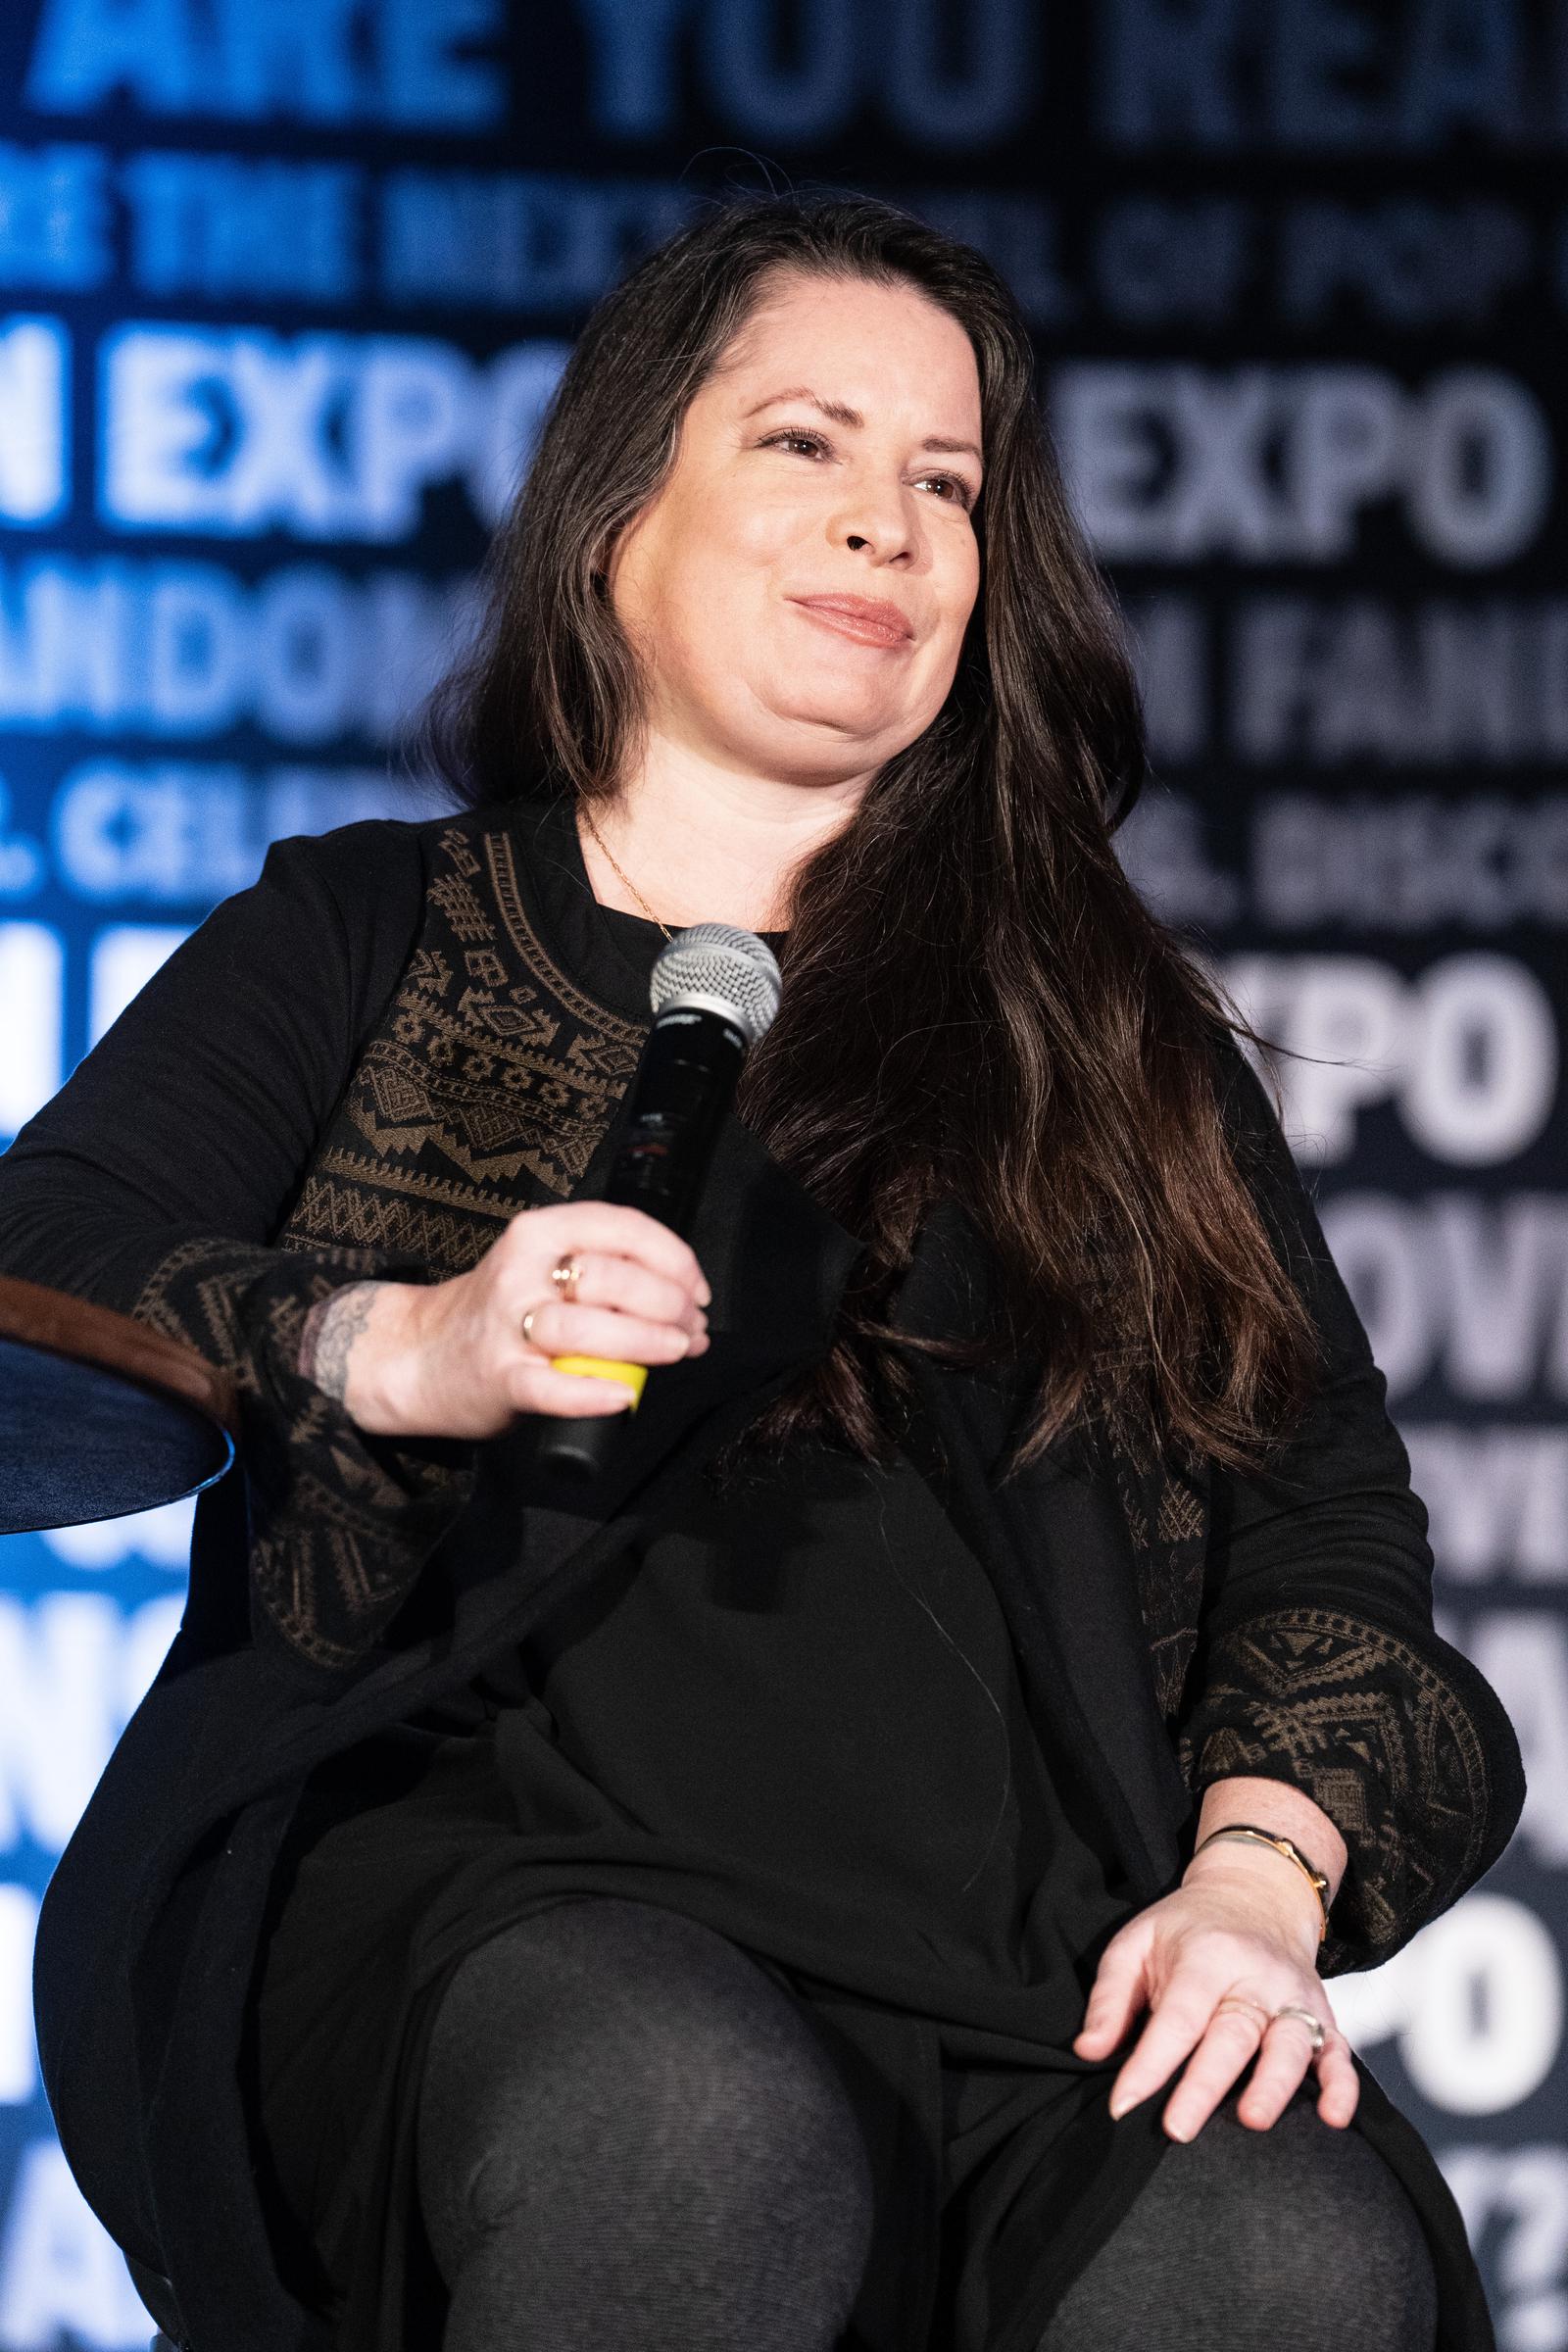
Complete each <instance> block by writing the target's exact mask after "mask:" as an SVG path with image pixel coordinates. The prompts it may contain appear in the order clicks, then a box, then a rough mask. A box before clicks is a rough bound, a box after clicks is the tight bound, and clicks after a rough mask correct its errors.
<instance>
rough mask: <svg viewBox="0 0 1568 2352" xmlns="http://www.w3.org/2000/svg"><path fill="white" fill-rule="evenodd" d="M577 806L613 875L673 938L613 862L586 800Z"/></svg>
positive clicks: (651, 919)
mask: <svg viewBox="0 0 1568 2352" xmlns="http://www.w3.org/2000/svg"><path fill="white" fill-rule="evenodd" d="M577 806H578V808H579V809H581V810H582V821H583V823H584V824H585V825H586V826H587V828H588V830H589V832H590V833H591V834H592V835H593V837H594V839H595V841H597V842H598V844H599V847H600V848H601V849H602V850H603V851H604V853H605V856H606V857H607V858H609V859H610V864H611V868H612V870H613V872H614V874H615V875H616V876H617V877H618V879H619V880H620V881H622V882H624V883H625V885H626V888H627V889H628V890H629V891H630V892H631V895H632V897H633V898H634V899H635V900H636V902H637V904H638V906H639V907H641V908H642V910H643V912H644V914H646V915H647V917H648V919H649V921H650V922H651V923H659V928H660V929H661V931H662V933H663V934H664V937H665V938H666V939H673V938H674V936H675V934H674V933H673V931H671V929H670V927H669V925H668V924H667V923H660V922H659V917H658V915H657V914H656V913H655V912H654V910H653V908H652V907H650V906H649V904H648V901H647V900H646V899H645V898H644V897H643V894H642V892H641V891H640V890H639V889H638V887H637V885H636V883H635V882H634V881H633V880H632V878H631V876H630V874H627V873H623V872H622V871H621V868H620V867H619V866H618V865H616V863H615V860H614V858H613V855H612V853H611V849H610V845H609V843H608V842H607V841H606V840H605V838H604V835H603V834H602V833H601V832H600V830H599V827H598V826H597V825H596V824H595V823H594V820H593V817H592V815H591V814H590V813H589V809H588V804H587V802H586V801H581V800H580V801H579V802H578V803H577Z"/></svg>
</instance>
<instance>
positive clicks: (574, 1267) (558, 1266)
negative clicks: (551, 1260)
mask: <svg viewBox="0 0 1568 2352" xmlns="http://www.w3.org/2000/svg"><path fill="white" fill-rule="evenodd" d="M581 1272H582V1268H581V1266H580V1265H579V1264H578V1263H577V1260H576V1259H575V1258H574V1257H558V1258H557V1260H556V1262H555V1264H554V1265H553V1266H552V1267H551V1269H550V1279H551V1281H552V1282H553V1283H554V1284H555V1286H556V1295H557V1297H558V1298H561V1299H575V1298H576V1296H577V1277H578V1276H579V1275H580V1274H581Z"/></svg>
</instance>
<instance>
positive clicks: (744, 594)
mask: <svg viewBox="0 0 1568 2352" xmlns="http://www.w3.org/2000/svg"><path fill="white" fill-rule="evenodd" d="M980 450H981V435H980V380H979V374H978V371H977V369H976V366H975V358H974V352H973V349H972V347H971V345H970V342H969V338H968V336H967V335H966V334H965V332H964V330H963V328H962V327H961V326H960V325H959V324H958V323H957V321H956V319H953V318H951V317H950V316H949V314H948V313H947V312H946V311H943V310H940V309H939V308H938V307H937V305H936V304H935V303H932V302H928V301H927V300H926V299H925V297H924V296H923V295H921V294H919V293H917V292H915V291H914V290H913V289H912V288H911V287H908V286H883V285H877V284H874V283H873V282H871V281H870V280H867V279H859V278H857V279H853V280H845V279H840V278H831V277H820V276H813V275H809V274H807V273H805V272H802V271H797V270H789V271H782V272H779V273H778V274H776V275H775V276H774V277H773V278H772V279H771V280H770V281H769V283H768V286H767V288H766V290H765V291H764V292H763V295H762V299H761V302H760V306H759V308H758V309H757V310H755V311H754V312H753V313H752V315H751V317H750V318H749V319H748V320H747V322H746V324H745V326H744V327H743V328H742V329H741V330H740V332H739V333H738V334H737V335H736V336H735V337H734V338H733V340H732V341H731V343H730V344H729V346H728V348H727V349H726V350H725V352H724V353H723V355H722V357H721V358H720V361H719V363H718V366H717V368H716V369H715V370H714V372H713V373H712V374H711V376H710V377H709V378H708V380H707V381H706V382H705V383H704V385H703V387H702V389H701V390H700V391H699V392H698V393H697V394H696V395H695V397H694V398H693V400H692V402H691V405H690V406H689V408H688V409H687V411H686V415H685V417H684V418H683V420H682V426H681V432H680V439H679V444H678V448H677V452H676V457H675V463H674V465H673V466H672V467H671V470H670V472H669V475H668V477H667V478H666V480H665V482H664V484H663V486H662V488H661V490H660V492H659V494H658V496H657V497H656V498H655V499H653V500H652V501H651V503H650V504H649V505H648V506H647V507H645V508H644V510H643V511H642V513H641V514H640V515H637V516H636V517H635V518H634V519H633V521H632V522H631V523H629V524H628V525H627V526H626V528H625V529H624V530H623V531H622V532H621V533H620V535H619V537H618V538H617V540H616V542H615V545H614V548H613V553H612V557H611V562H610V566H609V585H610V593H611V597H612V601H613V606H614V610H615V612H616V613H617V615H618V616H619V618H620V621H621V624H622V626H623V627H624V628H625V629H626V631H627V633H628V635H629V636H630V637H631V639H632V641H633V643H634V645H635V646H636V648H637V650H638V652H639V655H640V657H641V660H642V662H643V666H644V668H645V671H646V673H647V677H648V681H649V694H650V707H649V719H650V723H651V725H652V726H653V727H654V728H656V729H657V730H658V731H659V732H660V733H661V734H662V736H664V737H665V738H666V740H669V741H671V742H672V743H673V744H675V745H677V746H680V747H684V748H685V749H688V750H690V751H692V752H694V753H696V754H698V755H700V756H702V757H703V758H705V759H708V760H713V761H715V762H716V763H718V764H719V765H721V766H726V767H733V768H738V769H744V770H747V771H750V772H760V773H764V774H770V775H776V776H778V777H780V778H781V779H796V780H799V781H803V782H809V781H818V780H819V781H829V780H834V779H839V780H842V779H847V778H853V777H855V776H858V775H862V776H864V777H866V778H869V776H870V774H871V773H873V772H874V771H875V769H876V768H877V767H878V766H880V765H881V763H882V762H883V761H884V760H889V759H891V758H892V757H893V755H894V754H895V753H896V752H900V751H902V750H903V749H904V747H905V745H906V744H908V743H912V742H913V740H914V738H915V737H916V736H917V735H919V734H920V733H921V732H922V731H923V730H924V729H925V728H926V727H927V726H929V725H930V723H931V721H932V719H933V718H935V716H936V714H937V712H938V711H940V710H941V708H942V705H943V703H944V702H945V701H946V699H947V695H948V689H949V687H950V686H951V684H952V682H953V675H954V671H955V669H956V665H957V660H958V649H959V646H960V644H961V642H962V638H963V631H964V626H965V623H966V622H967V620H968V618H969V614H970V612H971V611H972V609H973V606H974V600H975V596H976V593H977V591H978V588H979V584H980V550H979V543H978V541H977V540H976V537H975V531H974V522H973V519H972V509H973V506H974V502H975V500H976V499H977V498H978V496H979V493H980V484H981V476H982V465H981V455H980ZM823 599H848V600H850V611H849V613H848V616H847V615H846V613H845V611H844V610H838V611H835V610H834V609H832V608H831V607H827V608H824V606H823V605H822V604H821V602H820V600H823ZM857 599H859V600H863V601H864V602H865V603H868V604H870V605H872V606H881V607H884V608H889V609H890V610H889V611H888V612H886V613H884V614H883V617H882V622H881V625H878V623H877V620H876V616H875V615H874V614H873V615H871V616H870V617H869V618H866V617H863V616H862V617H861V618H860V619H859V620H857V619H856V618H855V617H854V612H853V607H854V603H855V600H857Z"/></svg>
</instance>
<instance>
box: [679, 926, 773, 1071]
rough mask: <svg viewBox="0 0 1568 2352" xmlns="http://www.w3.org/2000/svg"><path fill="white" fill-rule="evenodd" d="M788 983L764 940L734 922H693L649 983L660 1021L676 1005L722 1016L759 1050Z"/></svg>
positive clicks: (680, 934) (682, 933)
mask: <svg viewBox="0 0 1568 2352" xmlns="http://www.w3.org/2000/svg"><path fill="white" fill-rule="evenodd" d="M783 989H784V979H783V974H782V973H781V972H780V970H779V968H778V959H777V957H776V956H774V954H773V951H772V949H771V948H770V947H769V946H768V944H767V942H766V940H765V939H759V938H758V936H757V933H756V932H755V931H742V930H739V929H738V928H737V927H736V925H735V924H733V923H692V924H690V925H689V926H688V928H687V929H686V930H684V931H677V932H676V934H675V936H674V938H673V939H672V940H671V941H670V942H669V944H668V946H667V947H664V948H662V949H661V950H660V954H659V957H658V960H657V962H656V963H655V965H654V971H653V978H652V980H651V982H650V984H649V991H648V993H649V998H650V1001H651V1003H652V1005H653V1008H654V1013H655V1016H656V1017H657V1016H658V1015H659V1014H660V1013H662V1012H666V1011H668V1009H669V1008H670V1006H671V1005H693V1006H696V1007H699V1008H701V1009H705V1010H707V1011H710V1012H720V1013H723V1014H724V1015H725V1016H726V1017H727V1018H728V1019H730V1020H732V1021H734V1022H735V1024H736V1026H737V1027H738V1028H740V1029H742V1030H744V1031H745V1033H746V1043H747V1045H748V1046H755V1045H756V1043H757V1041H758V1039H759V1038H760V1036H761V1035H762V1034H763V1032H764V1031H765V1030H766V1029H768V1028H769V1027H770V1026H771V1024H772V1020H773V1016H774V1014H775V1013H776V1012H777V1011H778V1005H779V998H780V996H781V995H782V994H783Z"/></svg>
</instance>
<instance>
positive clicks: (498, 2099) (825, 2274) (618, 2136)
mask: <svg viewBox="0 0 1568 2352" xmlns="http://www.w3.org/2000/svg"><path fill="white" fill-rule="evenodd" d="M417 2177H418V2190H419V2199H420V2207H421V2211H422V2214H423V2218H424V2223H425V2229H426V2233H427V2235H428V2237H429V2240H430V2244H431V2247H432V2250H433V2252H434V2254H435V2257H436V2260H437V2263H438V2265H439V2266H440V2269H441V2271H442V2274H443V2277H444V2278H446V2281H447V2284H448V2287H449V2290H450V2291H451V2293H452V2296H453V2314H454V2326H453V2329H452V2330H451V2332H450V2333H449V2336H448V2339H447V2340H448V2343H449V2344H451V2343H454V2342H456V2343H460V2344H462V2345H463V2346H465V2347H466V2346H467V2345H468V2344H469V2343H471V2344H473V2345H475V2346H479V2345H482V2344H485V2343H487V2342H489V2341H490V2340H492V2338H493V2340H495V2341H496V2342H498V2343H499V2342H501V2341H503V2340H505V2341H507V2342H508V2343H509V2344H510V2343H512V2342H514V2341H515V2340H516V2339H515V2333H514V2334H506V2333H505V2332H504V2329H505V2321H506V2315H507V2314H508V2313H509V2312H510V2313H511V2314H512V2315H514V2325H515V2314H516V2313H517V2312H518V2311H526V2312H527V2313H529V2314H530V2315H531V2319H530V2327H531V2330H532V2332H530V2335H529V2337H528V2341H529V2342H530V2343H532V2342H535V2341H537V2342H538V2343H540V2344H541V2345H543V2344H546V2343H549V2344H552V2345H560V2346H562V2347H567V2346H575V2345H577V2344H579V2343H581V2344H584V2345H588V2344H593V2345H595V2346H596V2347H597V2348H602V2346H603V2345H604V2343H606V2342H607V2341H615V2342H620V2343H625V2344H629V2345H632V2346H639V2345H643V2344H650V2345H651V2344H655V2343H657V2344H661V2345H662V2344H665V2343H667V2344H670V2345H680V2346H681V2347H682V2352H685V2348H686V2347H688V2346H690V2347H693V2348H694V2352H695V2348H697V2347H701V2346H703V2345H706V2344H709V2343H712V2344H714V2345H727V2344H732V2343H736V2342H743V2341H744V2342H746V2343H748V2344H756V2345H759V2346H765V2345H766V2344H768V2343H770V2342H772V2341H773V2340H774V2336H773V2333H772V2331H773V2330H776V2329H777V2327H779V2325H780V2317H781V2315H783V2314H788V2313H790V2312H792V2311H793V2312H794V2313H795V2315H796V2317H795V2321H794V2327H795V2332H794V2333H793V2334H788V2335H786V2336H785V2337H784V2338H782V2339H780V2340H781V2341H785V2342H789V2343H792V2344H795V2343H801V2344H805V2343H810V2342H813V2341H819V2342H821V2343H823V2344H828V2343H831V2341H832V2340H833V2336H834V2334H835V2333H836V2331H837V2329H838V2327H840V2326H842V2324H843V2320H844V2318H845V2316H846V2315H847V2313H848V2311H849V2310H850V2308H851V2306H852V2304H853V2301H854V2297H855V2293H856V2290H857V2287H858V2282H859V2278H860V2274H861V2270H862V2268H863V2264H864V2260H865V2255H866V2252H867V2249H868V2245H869V2236H870V2224H871V2182H870V2168H869V2163H868V2159H867V2157H866V2154H865V2149H864V2144H863V2141H862V2140H861V2137H860V2133H859V2128H858V2123H857V2121H856V2118H855V2114H854V2110H853V2107H852V2106H851V2104H850V2100H849V2097H848V2094H847V2092H846V2090H845V2088H844V2085H843V2082H842V2080H841V2079H840V2077H839V2075H838V2073H837V2071H836V2069H835V2067H834V2065H833V2063H832V2060H831V2059H830V2057H829V2056H828V2053H827V2051H826V2049H825V2047H824V2045H823V2043H822V2042H821V2040H820V2039H819V2038H818V2036H817V2035H816V2034H815V2032H814V2031H813V2029H812V2027H811V2026H810V2023H809V2020H808V2018H807V2016H806V2014H805V2012H804V2010H803V2009H802V2007H801V2006H800V2005H799V2004H798V2003H797V2002H795V2001H794V2000H793V1999H792V1997H791V1996H790V1994H789V1993H788V1992H787V1991H786V1990H785V1989H784V1988H783V1987H782V1986H780V1985H777V1984H776V1983H775V1982H774V1981H773V1979H772V1978H771V1977H770V1976H768V1974H767V1973H766V1972H765V1971H764V1970H763V1969H761V1968H760V1967H758V1966H757V1964H756V1963H755V1962H754V1961H753V1960H752V1959H751V1958H750V1956H749V1955H748V1954H747V1953H745V1952H744V1951H742V1950H741V1949H740V1948H739V1947H738V1946H737V1945H735V1944H733V1943H731V1942H730V1941H729V1940H728V1938H727V1937H725V1936H720V1935H718V1934H717V1933H716V1932H715V1931H713V1930H712V1929H710V1928H708V1927H705V1926H704V1925H702V1924H701V1923H700V1922H698V1921H695V1920H692V1919H689V1918H687V1917H685V1916H684V1915H683V1914H680V1913H676V1912H672V1911H666V1910H663V1909H662V1908H661V1907H659V1906H657V1905H654V1904H649V1903H642V1902H633V1901H628V1900H623V1899H621V1898H619V1897H615V1896H603V1895H592V1896H587V1897H584V1898H582V1899H580V1900H576V1899H574V1900H572V1901H569V1902H565V1903H561V1904H557V1905H554V1906H553V1907H551V1908H550V1909H548V1910H545V1911H540V1912H535V1913H533V1914H532V1915H531V1916H530V1917H528V1918H526V1919H524V1920H520V1921H518V1922H516V1923H515V1924H514V1925H513V1926H512V1927H510V1928H508V1929H505V1930H503V1931H502V1932H501V1933H500V1934H498V1935H496V1936H492V1937H490V1938H489V1939H488V1940H487V1941H486V1942H484V1943H483V1944H481V1945H479V1946H477V1947H476V1948H475V1949H474V1950H473V1951H472V1952H470V1953H469V1954H468V1955H467V1956H466V1959H465V1960H464V1961H463V1963H462V1964H461V1965H460V1967H459V1968H458V1969H457V1970H456V1971H455V1972H454V1974H453V1977H452V1979H451V1981H450V1983H449V1985H448V1986H447V1988H446V1990H445V1992H444V1994H443V1996H442V1999H441V2002H440V2005H439V2007H438V2009H437V2012H436V2015H435V2018H434V2021H433V2024H432V2028H431V2034H430V2039H429V2045H428V2049H427V2053H426V2057H425V2062H424V2069H423V2075H422V2079H421V2084H420V2091H419V2107H418V2115H417ZM813 2312H814V2313H816V2314H817V2315H818V2316H817V2319H816V2321H815V2324H814V2327H813V2324H812V2322H811V2318H810V2315H811V2314H812V2313H813ZM803 2323H805V2327H806V2331H805V2333H802V2332H801V2331H800V2330H801V2327H802V2325H803ZM498 2331H501V2332H498Z"/></svg>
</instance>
